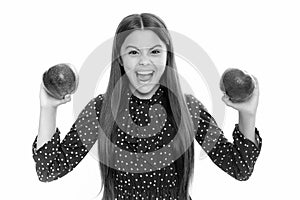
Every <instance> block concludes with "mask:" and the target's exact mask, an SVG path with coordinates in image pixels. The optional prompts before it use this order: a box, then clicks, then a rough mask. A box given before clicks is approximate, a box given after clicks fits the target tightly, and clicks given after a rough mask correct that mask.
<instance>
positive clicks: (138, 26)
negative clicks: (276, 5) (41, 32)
mask: <svg viewBox="0 0 300 200" xmlns="http://www.w3.org/2000/svg"><path fill="white" fill-rule="evenodd" d="M173 52H174V51H173V44H172V41H171V37H170V34H169V32H168V30H167V27H166V25H165V24H164V22H163V21H162V20H161V19H160V18H159V17H157V16H155V15H153V14H149V13H143V14H133V15H129V16H127V17H125V18H124V19H123V20H122V21H121V23H120V24H119V26H118V27H117V30H116V34H115V37H114V43H113V51H112V63H111V73H110V78H109V83H108V87H107V89H106V92H105V93H104V94H99V95H98V96H97V97H95V98H93V99H92V100H91V101H90V102H89V103H88V104H87V105H86V106H85V108H84V109H83V110H82V111H81V113H80V114H79V116H78V118H77V119H76V121H75V122H74V124H73V125H72V127H71V129H70V131H69V132H68V134H67V135H66V137H65V138H64V139H63V141H62V142H60V137H59V134H60V131H59V129H58V128H56V126H55V119H56V109H57V107H58V106H59V105H61V104H64V103H66V102H69V101H70V100H71V98H70V96H69V95H67V96H66V97H65V99H64V100H55V99H53V98H51V97H50V96H49V95H48V94H47V93H46V92H45V90H44V89H43V88H42V87H41V90H40V104H41V109H40V111H41V112H40V124H39V133H38V135H37V137H36V138H35V140H34V143H33V146H32V150H33V158H34V161H35V162H36V171H37V175H38V177H39V180H40V181H43V182H49V181H53V180H56V179H57V178H60V177H63V176H64V175H66V174H67V173H68V172H70V171H72V170H73V169H74V168H75V167H76V166H77V165H78V163H79V162H80V161H81V160H82V159H83V158H84V157H85V155H86V154H87V153H88V152H89V151H90V150H91V148H92V147H93V146H96V147H97V150H98V155H97V157H98V158H99V167H100V172H101V178H102V179H101V180H102V185H101V190H100V192H101V191H102V189H103V187H104V192H103V198H102V199H104V200H111V199H117V200H119V199H173V200H175V199H177V200H188V199H191V197H190V196H189V194H188V190H189V186H190V182H191V177H192V175H193V167H194V143H193V139H194V138H195V139H196V141H197V142H198V143H199V145H201V147H202V148H203V149H204V150H205V152H206V153H207V155H208V156H209V157H210V159H211V160H212V161H213V162H214V163H215V164H216V165H217V166H218V167H220V168H221V169H222V170H223V171H224V172H226V173H227V174H229V175H230V176H232V177H233V178H235V179H237V180H240V181H244V180H247V179H248V178H249V177H250V176H251V174H252V172H253V169H254V165H255V162H256V160H257V158H258V156H259V153H260V150H261V145H262V139H261V137H260V135H259V132H258V130H257V129H256V128H255V116H256V110H257V105H258V97H259V94H258V93H259V91H258V82H257V80H256V88H255V91H254V94H253V96H252V98H251V99H250V100H249V101H247V102H245V103H239V104H237V103H235V104H234V103H232V102H230V100H229V99H228V98H227V96H226V95H224V97H223V98H222V99H223V101H224V102H225V103H226V105H228V106H230V107H233V108H234V109H236V110H238V112H239V123H238V124H236V125H235V128H234V131H233V139H234V142H233V143H230V142H228V140H227V139H226V138H225V137H224V134H223V132H222V130H221V129H220V128H219V127H218V125H217V123H216V122H215V120H214V118H213V117H212V116H211V115H210V114H209V113H208V111H207V110H206V108H205V107H204V106H203V105H202V104H201V102H200V101H199V100H198V99H196V98H195V97H194V96H193V95H191V94H184V93H183V92H182V90H181V86H180V82H179V78H178V74H177V67H176V63H175V59H174V53H173ZM55 128H56V129H55ZM95 143H97V144H96V145H95Z"/></svg>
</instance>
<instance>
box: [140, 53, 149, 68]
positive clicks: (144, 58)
mask: <svg viewBox="0 0 300 200" xmlns="http://www.w3.org/2000/svg"><path fill="white" fill-rule="evenodd" d="M139 64H140V65H148V64H150V59H149V58H148V56H146V55H143V54H142V55H141V57H140V61H139Z"/></svg>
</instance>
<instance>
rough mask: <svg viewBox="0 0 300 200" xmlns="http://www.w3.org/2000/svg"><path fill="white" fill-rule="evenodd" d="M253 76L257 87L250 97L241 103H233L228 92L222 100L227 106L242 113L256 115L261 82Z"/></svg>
mask: <svg viewBox="0 0 300 200" xmlns="http://www.w3.org/2000/svg"><path fill="white" fill-rule="evenodd" d="M252 77H253V78H254V82H255V88H254V91H253V94H252V96H251V98H250V99H248V100H247V101H245V102H241V103H233V102H232V101H230V99H229V97H228V96H227V95H226V94H224V96H223V97H222V100H223V101H224V103H225V104H226V105H227V106H229V107H232V108H234V109H236V110H238V111H239V112H240V113H242V114H246V115H253V116H255V115H256V110H257V106H258V99H259V84H258V80H257V78H256V77H254V76H253V75H252Z"/></svg>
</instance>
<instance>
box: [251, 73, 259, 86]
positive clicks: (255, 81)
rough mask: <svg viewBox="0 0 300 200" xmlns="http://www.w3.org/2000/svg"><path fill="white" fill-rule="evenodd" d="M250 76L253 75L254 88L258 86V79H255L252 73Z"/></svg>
mask: <svg viewBox="0 0 300 200" xmlns="http://www.w3.org/2000/svg"><path fill="white" fill-rule="evenodd" d="M252 77H253V79H254V83H255V88H257V89H258V88H259V84H258V80H257V78H256V77H255V76H254V75H252Z"/></svg>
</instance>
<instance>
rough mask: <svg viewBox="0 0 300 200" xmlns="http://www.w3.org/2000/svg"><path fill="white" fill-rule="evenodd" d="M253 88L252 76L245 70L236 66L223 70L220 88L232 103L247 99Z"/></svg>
mask: <svg viewBox="0 0 300 200" xmlns="http://www.w3.org/2000/svg"><path fill="white" fill-rule="evenodd" d="M254 88H255V80H254V78H253V77H252V76H251V75H250V74H248V73H247V72H245V71H243V70H240V69H236V68H229V69H227V70H225V72H224V73H223V75H222V77H221V80H220V89H221V90H222V91H223V92H224V93H225V94H226V95H227V96H228V97H229V99H230V100H231V101H232V102H233V103H241V102H245V101H247V100H249V99H250V98H251V96H252V94H253V91H254Z"/></svg>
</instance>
